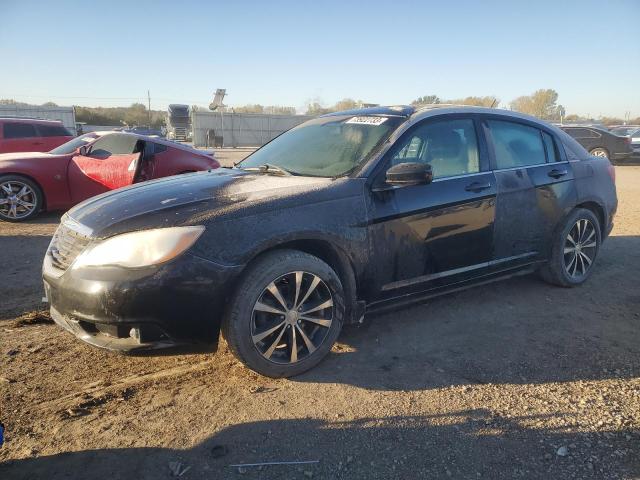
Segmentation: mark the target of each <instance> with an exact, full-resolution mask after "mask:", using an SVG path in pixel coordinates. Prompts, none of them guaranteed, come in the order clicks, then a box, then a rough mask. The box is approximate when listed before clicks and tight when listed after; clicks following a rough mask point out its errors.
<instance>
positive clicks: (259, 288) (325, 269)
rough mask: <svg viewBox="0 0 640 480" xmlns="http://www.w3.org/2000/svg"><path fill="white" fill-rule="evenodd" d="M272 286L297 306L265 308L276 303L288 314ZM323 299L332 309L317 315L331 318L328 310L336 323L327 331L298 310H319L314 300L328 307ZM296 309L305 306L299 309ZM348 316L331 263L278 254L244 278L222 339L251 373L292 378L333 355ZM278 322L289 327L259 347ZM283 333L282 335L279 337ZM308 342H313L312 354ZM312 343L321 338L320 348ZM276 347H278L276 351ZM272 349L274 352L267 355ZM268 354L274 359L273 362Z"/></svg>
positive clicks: (268, 256)
mask: <svg viewBox="0 0 640 480" xmlns="http://www.w3.org/2000/svg"><path fill="white" fill-rule="evenodd" d="M296 272H304V273H303V274H301V275H300V278H301V280H300V281H298V276H296ZM316 277H317V278H319V279H320V280H319V281H318V283H316V286H315V287H313V288H310V287H311V285H313V282H315V281H316V280H315V278H316ZM298 282H300V283H298ZM296 283H298V285H299V286H298V289H297V290H298V291H300V295H298V293H295V298H294V300H293V301H292V302H290V299H291V295H292V294H293V291H294V290H295V284H296ZM272 284H273V285H277V286H278V292H279V293H280V294H281V298H282V299H283V300H284V301H285V303H287V304H288V305H291V306H292V308H291V309H290V310H288V313H286V314H285V315H279V314H277V313H275V312H267V311H264V310H260V309H261V308H262V306H263V305H264V302H271V305H272V306H276V307H277V308H280V309H283V310H284V308H283V307H280V305H279V304H278V303H277V301H276V297H275V296H273V295H272V294H271V293H270V292H267V289H268V287H269V286H271V285H272ZM307 290H308V291H310V292H313V293H312V294H310V296H308V299H307V296H305V295H304V293H303V292H305V293H306V291H307ZM323 295H324V296H325V297H326V296H327V295H328V297H326V298H330V300H331V302H332V304H333V305H332V306H331V307H327V308H326V309H322V310H320V311H319V312H316V313H315V314H314V315H316V314H317V315H321V316H322V317H328V316H329V315H328V312H327V311H328V310H329V309H330V314H331V321H330V325H329V326H328V327H325V326H320V325H317V324H316V323H315V322H307V320H303V317H302V316H301V317H300V319H298V315H302V313H300V314H299V313H298V312H299V311H302V310H303V305H304V308H310V309H313V308H315V307H310V305H311V304H312V303H313V302H317V303H319V304H320V305H324V304H325V303H328V302H327V301H324V303H322V302H323ZM265 296H266V297H265ZM301 297H304V298H301ZM259 300H260V303H258V301H259ZM298 300H300V302H299V303H298ZM296 304H298V305H296ZM258 305H260V307H258ZM296 306H299V307H300V308H298V309H296V308H295V307H296ZM316 306H317V305H316ZM344 312H345V303H344V292H343V288H342V283H341V282H340V278H339V277H338V275H337V274H336V273H335V272H334V271H333V269H332V268H331V267H330V266H329V265H327V264H326V263H325V262H323V261H322V260H320V259H319V258H317V257H314V256H313V255H309V254H307V253H304V252H300V251H297V250H276V251H273V252H270V253H267V254H265V255H263V256H262V257H260V258H258V259H257V260H256V261H255V262H254V263H253V264H252V265H251V266H250V267H249V268H248V269H247V271H246V272H245V273H244V274H243V276H242V278H241V279H240V281H239V283H238V285H237V288H236V291H235V293H234V295H233V297H232V299H231V302H230V304H229V308H228V309H227V312H226V314H225V318H224V320H223V322H222V335H223V336H224V337H225V339H226V341H227V343H228V345H229V348H230V349H231V351H232V352H233V354H234V355H235V356H236V357H237V358H238V359H239V360H240V361H241V362H242V363H243V364H245V365H246V366H247V367H249V368H250V369H252V370H254V371H256V372H258V373H260V374H262V375H265V376H267V377H273V378H279V377H291V376H294V375H298V374H300V373H302V372H305V371H306V370H309V369H310V368H312V367H314V366H316V365H317V364H318V363H319V362H320V361H321V360H322V359H323V358H324V357H325V356H326V355H327V354H328V353H329V351H330V350H331V347H332V346H333V344H334V343H335V341H336V339H337V338H338V335H339V334H340V330H341V328H342V324H343V321H344ZM309 316H311V313H309ZM304 318H308V317H304ZM259 322H261V325H260V327H261V332H260V333H258V323H259ZM287 322H292V323H293V324H292V325H291V324H289V323H287ZM323 322H327V321H326V320H323ZM296 323H297V324H296ZM279 324H284V326H283V327H282V329H279V328H278V329H277V330H275V331H274V333H273V334H271V335H270V336H268V337H266V338H265V339H264V340H260V341H258V342H256V343H255V344H254V339H255V338H256V337H260V336H261V335H263V334H264V332H266V331H268V330H271V329H272V328H270V327H271V326H272V325H273V326H276V327H277V326H278V325H279ZM281 331H282V334H281V336H278V335H280V332H281ZM300 332H302V333H300ZM285 333H286V335H285ZM303 336H304V337H305V338H303ZM292 337H293V338H292ZM303 340H310V341H311V342H312V347H313V350H312V349H310V348H309V347H308V346H307V345H306V341H303ZM313 340H317V342H318V343H317V345H314V344H313ZM280 342H286V346H285V347H284V348H283V347H281V343H280ZM298 342H299V343H298ZM275 345H278V347H277V348H276V349H275V350H274V346H275ZM293 345H295V346H296V347H297V348H296V349H295V350H296V354H295V361H291V360H292V359H293V353H292V352H293V350H294V348H293ZM267 346H270V348H266V351H262V349H264V348H265V347H267ZM270 350H271V353H270V354H269V353H268V352H269V351H270ZM298 352H300V353H298ZM276 354H277V355H276ZM265 355H270V358H267V357H266V356H265ZM274 355H275V357H274ZM298 355H300V356H298ZM287 362H288V363H287Z"/></svg>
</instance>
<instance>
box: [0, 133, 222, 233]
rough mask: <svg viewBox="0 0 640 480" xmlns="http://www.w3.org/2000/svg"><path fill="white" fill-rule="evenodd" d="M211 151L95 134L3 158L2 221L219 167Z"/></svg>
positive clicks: (0, 171)
mask: <svg viewBox="0 0 640 480" xmlns="http://www.w3.org/2000/svg"><path fill="white" fill-rule="evenodd" d="M219 166H220V164H219V163H218V162H217V161H216V160H215V159H214V158H213V155H212V154H211V153H205V152H202V151H200V150H196V149H194V148H191V147H188V146H185V145H180V144H176V143H173V142H169V141H167V140H164V139H161V138H157V137H147V136H143V135H136V134H133V133H125V132H93V133H88V134H86V135H83V136H81V137H77V138H74V139H73V140H71V141H69V142H67V143H65V144H63V145H60V146H59V147H57V148H54V149H53V150H51V151H50V152H47V153H38V152H29V153H7V154H2V155H0V220H8V221H13V222H15V221H21V220H27V219H29V218H32V217H34V216H35V215H37V214H38V212H39V211H40V210H62V209H68V208H69V207H71V206H73V205H75V204H76V203H78V202H81V201H82V200H85V199H87V198H89V197H93V196H94V195H98V194H100V193H104V192H107V191H109V190H113V189H116V188H120V187H125V186H127V185H131V184H132V183H138V182H143V181H145V180H151V179H154V178H160V177H166V176H169V175H176V174H180V173H189V172H195V171H198V170H209V169H214V168H218V167H219Z"/></svg>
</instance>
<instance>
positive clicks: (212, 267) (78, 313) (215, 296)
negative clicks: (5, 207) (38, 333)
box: [43, 253, 241, 352]
mask: <svg viewBox="0 0 640 480" xmlns="http://www.w3.org/2000/svg"><path fill="white" fill-rule="evenodd" d="M240 271H241V267H239V266H223V265H219V264H216V263H214V262H211V261H208V260H205V259H202V258H200V257H196V256H194V255H191V254H188V253H187V254H185V255H182V256H181V257H179V258H178V259H176V260H174V261H171V262H169V263H166V264H164V265H160V266H155V267H147V268H143V269H125V268H119V267H100V268H82V269H74V268H69V269H68V270H66V271H64V272H61V271H59V270H56V269H55V268H54V267H53V266H52V265H51V262H50V260H49V256H48V255H47V257H46V258H45V262H44V267H43V280H44V286H45V294H46V297H47V300H48V302H49V304H50V310H51V317H52V318H53V319H54V321H55V322H56V323H57V324H58V325H60V326H61V327H63V328H64V329H65V330H67V331H69V332H70V333H72V334H74V335H75V336H76V337H78V338H79V339H80V340H82V341H84V342H87V343H89V344H91V345H94V346H96V347H101V348H105V349H108V350H113V351H121V352H133V351H140V350H155V349H163V348H168V347H175V346H182V345H190V346H193V347H197V348H198V349H200V348H202V347H206V348H207V349H211V348H215V346H216V345H217V341H218V336H219V331H220V322H221V319H222V314H223V311H224V307H225V299H226V297H227V294H228V291H229V289H230V286H231V285H232V283H233V281H234V280H235V278H236V277H237V275H238V274H239V273H240Z"/></svg>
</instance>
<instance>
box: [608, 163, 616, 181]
mask: <svg viewBox="0 0 640 480" xmlns="http://www.w3.org/2000/svg"><path fill="white" fill-rule="evenodd" d="M607 170H609V176H610V177H611V181H612V182H613V183H614V185H615V183H616V168H615V167H614V166H613V165H612V164H611V163H609V165H608V166H607Z"/></svg>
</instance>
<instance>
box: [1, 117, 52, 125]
mask: <svg viewBox="0 0 640 480" xmlns="http://www.w3.org/2000/svg"><path fill="white" fill-rule="evenodd" d="M0 122H20V123H41V124H43V125H48V124H55V125H62V120H50V119H47V118H29V117H0Z"/></svg>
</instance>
